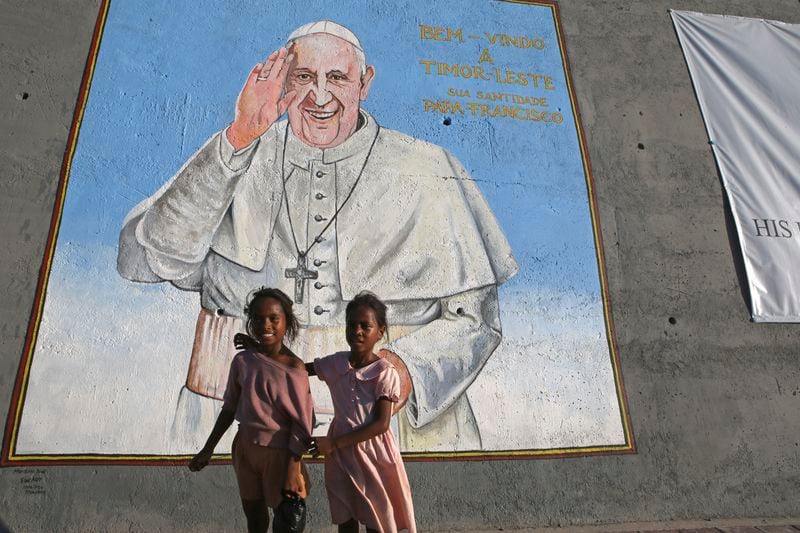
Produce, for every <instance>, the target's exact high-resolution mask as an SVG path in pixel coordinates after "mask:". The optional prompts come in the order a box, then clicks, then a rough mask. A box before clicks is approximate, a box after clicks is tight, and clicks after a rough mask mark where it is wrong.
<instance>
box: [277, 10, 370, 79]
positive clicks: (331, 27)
mask: <svg viewBox="0 0 800 533" xmlns="http://www.w3.org/2000/svg"><path fill="white" fill-rule="evenodd" d="M318 33H327V34H328V35H333V36H334V37H338V38H339V39H342V40H343V41H345V42H347V43H348V44H349V45H350V46H352V47H353V51H354V52H355V53H356V60H357V61H358V66H359V67H360V70H361V75H362V76H363V75H364V74H366V72H367V57H366V55H365V54H364V49H363V48H362V47H361V41H359V40H358V37H356V34H355V33H353V32H352V31H350V30H349V29H347V28H345V27H344V26H342V25H341V24H337V23H336V22H333V21H332V20H318V21H316V22H309V23H308V24H303V25H302V26H300V27H299V28H297V29H296V30H294V31H293V32H292V33H290V34H289V38H288V39H286V48H289V47H290V46H291V45H292V44H293V43H294V42H295V41H298V40H299V39H302V38H303V37H308V36H309V35H315V34H318Z"/></svg>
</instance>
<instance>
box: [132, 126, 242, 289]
mask: <svg viewBox="0 0 800 533" xmlns="http://www.w3.org/2000/svg"><path fill="white" fill-rule="evenodd" d="M257 145H258V141H254V142H253V143H251V144H250V145H249V146H247V147H245V148H244V149H242V150H239V151H234V149H233V147H232V146H231V144H230V142H228V140H227V138H226V136H225V132H224V131H222V132H219V133H217V134H216V135H214V136H213V137H212V138H211V139H209V141H208V142H206V144H205V145H203V147H202V148H200V150H198V152H197V153H196V154H194V155H193V156H192V157H191V158H190V159H189V160H188V161H187V162H186V164H185V165H184V166H183V168H181V169H180V171H178V173H177V174H176V175H175V176H174V177H173V178H172V179H171V180H170V181H169V182H167V183H166V184H165V185H164V186H163V187H162V188H161V189H160V190H159V191H158V192H157V193H156V194H154V195H153V196H152V197H150V198H148V199H147V200H145V201H144V202H142V203H141V204H139V205H138V206H136V207H135V208H134V209H133V210H131V212H130V213H129V214H128V217H127V218H126V220H125V222H124V223H123V227H122V231H121V232H120V240H119V249H118V254H117V270H118V271H119V273H120V275H122V276H123V277H124V278H126V279H130V280H132V281H144V282H156V281H172V282H176V284H178V285H179V286H180V285H181V283H180V280H184V279H187V280H188V279H191V278H194V277H197V273H198V270H199V269H200V267H201V266H202V264H203V260H204V259H205V257H206V254H207V253H208V250H209V248H210V247H211V243H212V241H213V238H214V233H215V232H216V230H217V228H218V227H219V225H220V223H221V222H222V220H223V217H224V216H225V215H226V212H227V210H228V207H229V206H230V204H231V201H232V199H233V194H234V192H235V190H236V185H237V184H238V182H239V178H240V177H241V176H242V175H243V174H244V173H245V171H246V170H247V168H248V167H249V165H250V162H251V161H252V158H253V154H254V153H255V150H256V147H257ZM188 284H189V285H193V283H188ZM186 288H190V287H186Z"/></svg>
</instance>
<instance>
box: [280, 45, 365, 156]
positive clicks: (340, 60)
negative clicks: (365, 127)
mask: <svg viewBox="0 0 800 533" xmlns="http://www.w3.org/2000/svg"><path fill="white" fill-rule="evenodd" d="M291 52H292V54H293V55H294V60H293V61H292V64H291V66H290V68H289V73H288V75H287V77H286V90H287V91H297V97H296V98H295V100H294V102H293V103H292V104H291V105H290V106H289V109H288V110H287V112H288V114H289V124H291V126H292V132H293V133H294V135H295V136H296V137H297V138H298V139H300V140H301V141H303V142H304V143H306V144H308V145H310V146H314V147H315V148H333V147H334V146H338V145H340V144H342V143H343V142H344V141H345V140H347V138H348V137H350V136H351V135H352V134H353V132H355V131H356V126H357V124H358V112H359V108H360V102H361V101H362V100H366V98H367V94H368V93H369V86H370V84H371V83H372V78H373V77H374V75H375V70H374V69H373V68H372V67H371V66H369V67H367V68H366V71H365V72H364V73H363V74H362V72H361V62H360V61H359V56H358V55H357V53H356V49H355V48H354V47H353V45H351V44H350V43H348V42H347V41H345V40H343V39H340V38H339V37H335V36H333V35H329V34H327V33H317V34H313V35H308V36H306V37H302V38H301V39H298V40H297V41H295V43H294V44H293V45H292V48H291Z"/></svg>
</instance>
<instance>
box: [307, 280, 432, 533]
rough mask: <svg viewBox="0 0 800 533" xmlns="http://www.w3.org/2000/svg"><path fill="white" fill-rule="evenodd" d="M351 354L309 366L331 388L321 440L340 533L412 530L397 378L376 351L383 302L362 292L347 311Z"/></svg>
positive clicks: (383, 315) (382, 323)
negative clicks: (397, 436)
mask: <svg viewBox="0 0 800 533" xmlns="http://www.w3.org/2000/svg"><path fill="white" fill-rule="evenodd" d="M346 319H347V325H346V329H345V332H346V337H347V344H349V345H350V351H349V352H339V353H335V354H333V355H329V356H327V357H324V358H321V359H316V360H315V361H314V363H313V364H310V365H306V368H308V370H309V373H310V374H312V375H313V374H316V375H317V376H318V377H319V379H321V380H322V381H324V382H325V383H326V384H327V385H328V387H329V388H330V391H331V398H332V399H333V408H334V418H333V422H332V423H331V427H330V429H329V431H328V436H327V437H319V438H317V439H316V451H317V453H322V454H324V455H325V488H326V489H327V492H328V500H329V504H330V510H331V519H332V520H333V523H334V524H338V526H339V532H340V533H342V532H345V533H350V532H353V533H355V532H357V531H358V528H359V523H361V524H364V525H366V527H367V531H368V532H379V533H395V532H397V531H400V530H403V529H405V530H408V531H409V533H415V532H416V530H417V528H416V524H415V523H414V506H413V503H412V501H411V488H410V487H409V484H408V477H407V476H406V470H405V468H404V467H403V460H402V458H401V457H400V451H399V450H398V449H397V445H396V444H395V440H394V436H393V435H392V430H391V429H390V428H389V422H390V420H391V417H392V408H393V407H394V405H395V404H396V403H397V402H398V401H400V388H401V384H400V377H399V375H398V373H397V371H396V370H395V368H394V367H393V366H392V364H391V363H389V362H388V361H387V360H386V359H382V358H380V357H379V356H377V355H376V354H375V353H374V352H373V348H374V346H375V343H377V342H378V341H379V340H380V339H381V338H382V337H383V336H384V334H385V333H386V328H387V324H386V305H384V304H383V302H381V301H380V300H379V299H378V297H377V296H375V295H374V294H372V293H368V292H362V293H360V294H359V295H357V296H356V297H355V299H353V301H351V302H350V303H349V304H348V305H347V310H346Z"/></svg>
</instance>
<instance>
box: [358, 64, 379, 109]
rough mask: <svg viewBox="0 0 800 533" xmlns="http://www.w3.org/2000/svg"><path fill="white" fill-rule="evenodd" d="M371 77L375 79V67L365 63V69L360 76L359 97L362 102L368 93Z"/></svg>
mask: <svg viewBox="0 0 800 533" xmlns="http://www.w3.org/2000/svg"><path fill="white" fill-rule="evenodd" d="M373 79H375V67H373V66H372V65H367V69H366V71H365V72H364V74H363V75H362V76H361V92H360V93H359V99H360V100H361V101H362V102H363V101H364V100H366V99H367V96H368V95H369V88H370V86H371V85H372V80H373Z"/></svg>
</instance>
